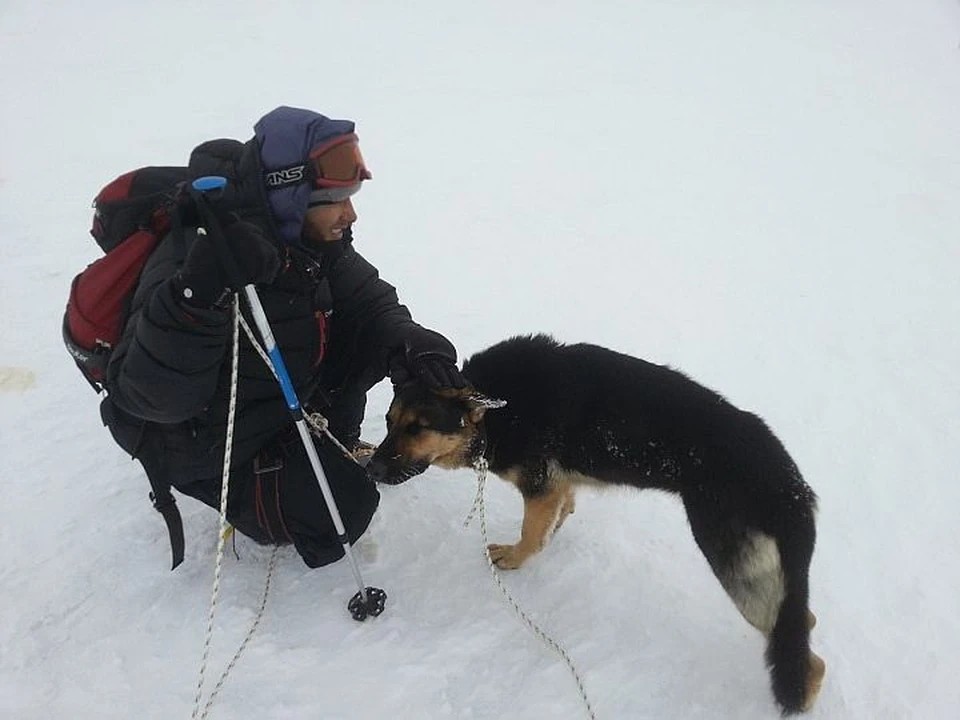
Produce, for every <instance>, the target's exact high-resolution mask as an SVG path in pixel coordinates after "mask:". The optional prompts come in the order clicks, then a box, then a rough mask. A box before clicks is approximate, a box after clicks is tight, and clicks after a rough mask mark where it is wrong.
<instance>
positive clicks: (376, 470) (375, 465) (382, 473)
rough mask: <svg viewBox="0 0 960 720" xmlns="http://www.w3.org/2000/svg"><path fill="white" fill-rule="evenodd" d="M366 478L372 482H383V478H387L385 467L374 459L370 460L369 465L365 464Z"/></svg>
mask: <svg viewBox="0 0 960 720" xmlns="http://www.w3.org/2000/svg"><path fill="white" fill-rule="evenodd" d="M366 470H367V477H368V478H370V479H371V480H373V481H374V482H383V480H384V478H386V476H387V466H386V465H384V464H383V463H382V462H380V461H379V460H377V459H376V458H372V459H371V460H370V462H369V463H367V468H366Z"/></svg>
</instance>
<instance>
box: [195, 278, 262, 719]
mask: <svg viewBox="0 0 960 720" xmlns="http://www.w3.org/2000/svg"><path fill="white" fill-rule="evenodd" d="M241 322H243V324H244V327H245V328H246V321H245V320H243V316H242V315H241V313H240V302H239V298H238V296H237V295H236V294H234V296H233V359H232V363H231V366H230V403H229V407H228V410H227V433H226V439H225V441H224V447H223V476H222V480H221V483H222V485H221V489H220V525H219V528H220V531H219V533H218V535H217V559H216V563H215V565H214V571H213V592H212V593H211V596H210V612H209V614H208V615H207V632H206V637H205V638H204V641H203V657H202V658H201V660H200V676H199V678H198V680H197V694H196V697H194V701H193V713H192V714H191V716H190V717H191V718H192V719H193V720H203V718H206V717H207V713H208V712H210V707H211V706H212V705H213V701H214V699H215V698H216V697H217V695H218V694H219V692H220V689H221V688H222V687H223V684H224V682H226V679H227V675H229V674H230V671H231V670H233V666H234V665H236V664H237V661H238V660H239V659H240V655H241V654H242V653H243V651H244V649H246V647H247V643H249V642H250V638H252V637H253V634H254V632H255V631H256V629H257V626H258V625H259V624H260V619H261V618H262V617H263V611H264V609H265V608H266V606H267V595H268V593H269V592H270V580H271V578H272V577H273V570H274V568H275V567H276V564H277V552H278V550H279V548H278V547H277V546H274V548H273V553H272V554H271V555H270V564H269V567H268V568H267V579H266V581H265V583H264V586H263V597H262V598H261V600H260V607H259V609H258V610H257V613H256V616H255V617H254V619H253V623H252V624H251V626H250V630H248V631H247V635H246V637H244V639H243V642H242V643H240V647H239V648H238V649H237V652H236V653H234V656H233V658H232V659H231V660H230V662H229V663H228V664H227V667H226V668H225V669H224V671H223V672H222V673H221V674H220V678H219V679H218V680H217V684H216V685H215V686H214V688H213V691H212V692H211V693H210V697H209V698H208V699H207V702H206V705H204V707H203V710H202V711H201V710H200V699H201V698H202V697H203V684H204V676H205V674H206V670H207V660H208V659H209V657H210V642H211V640H212V638H213V618H214V614H215V613H216V609H217V598H218V597H219V594H220V574H221V568H222V566H223V549H224V546H225V545H226V541H227V527H228V523H227V498H228V495H229V490H230V456H231V455H232V454H233V429H234V425H235V423H236V415H237V384H238V379H239V356H240V352H239V350H240V323H241ZM247 329H248V330H249V328H247ZM271 368H272V366H271Z"/></svg>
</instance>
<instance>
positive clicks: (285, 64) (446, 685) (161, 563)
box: [0, 0, 960, 720]
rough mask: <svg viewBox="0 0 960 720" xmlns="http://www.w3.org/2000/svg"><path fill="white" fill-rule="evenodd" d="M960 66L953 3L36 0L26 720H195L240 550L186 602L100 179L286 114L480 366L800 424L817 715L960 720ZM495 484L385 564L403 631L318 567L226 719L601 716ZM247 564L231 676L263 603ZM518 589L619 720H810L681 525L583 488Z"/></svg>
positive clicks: (369, 231)
mask: <svg viewBox="0 0 960 720" xmlns="http://www.w3.org/2000/svg"><path fill="white" fill-rule="evenodd" d="M958 43H960V6H958V4H957V3H956V2H954V0H869V1H867V0H830V1H826V0H817V1H814V2H787V1H786V0H765V1H764V2H761V1H760V0H733V1H732V2H724V3H712V2H706V1H705V0H699V1H697V0H690V1H688V2H684V3H669V2H664V1H663V0H647V1H645V2H635V3H596V2H594V3H587V2H576V1H573V0H565V1H562V2H556V3H550V4H546V3H539V4H536V3H518V2H505V1H497V0H493V1H489V2H484V3H471V4H463V3H451V2H442V1H441V0H411V2H405V3H394V2H353V3H349V2H343V3H326V2H295V1H293V0H290V1H285V0H276V1H274V2H270V3H266V2H252V1H245V2H224V1H219V2H206V3H187V2H180V1H178V0H166V2H148V1H147V0H143V1H141V2H136V3H133V2H129V3H127V2H121V1H120V0H101V1H99V2H97V1H91V2H83V3H80V2H77V3H67V2H53V1H41V0H37V1H35V2H26V1H25V0H7V1H6V2H4V3H3V4H2V6H0V99H2V103H3V108H4V111H3V113H2V114H0V227H2V235H0V311H2V330H3V331H2V333H0V479H2V480H0V481H2V485H0V487H2V488H3V491H2V500H0V558H2V562H0V608H2V609H0V618H2V623H0V717H4V718H16V719H21V718H22V719H30V720H34V719H36V720H39V719H45V718H51V717H69V718H98V719H111V718H164V719H166V718H177V717H180V718H185V717H188V716H189V715H190V712H191V709H192V704H193V696H194V690H195V684H196V678H197V672H198V667H199V661H200V655H201V650H202V643H203V634H204V630H205V627H206V616H207V606H208V602H209V592H210V585H211V581H212V573H213V551H214V547H215V538H216V528H215V526H216V515H215V513H213V512H212V511H210V510H208V509H206V508H203V507H200V506H199V505H197V504H196V503H193V502H192V501H190V500H184V501H182V502H181V503H180V505H181V508H182V510H183V512H184V521H185V525H186V537H187V560H186V562H185V563H184V565H183V566H181V568H180V569H178V570H177V571H176V572H175V573H170V572H169V571H168V569H167V567H168V553H169V549H168V546H167V539H166V535H165V531H164V528H163V524H162V522H161V520H160V518H159V517H158V516H157V515H156V513H155V512H154V511H153V510H152V509H151V507H150V505H149V503H148V502H147V499H146V493H147V490H148V487H147V483H146V480H145V479H144V477H143V476H142V473H141V472H140V470H139V466H138V465H137V464H135V463H132V462H131V461H130V460H129V459H127V458H126V457H125V456H124V455H123V453H122V452H121V451H120V450H119V449H118V448H116V447H115V446H114V445H113V444H112V441H111V440H110V438H109V436H108V434H107V432H106V431H105V430H104V429H103V428H102V427H101V426H100V421H99V417H98V413H97V398H96V397H95V396H94V394H93V393H92V392H90V390H89V388H88V387H87V386H86V384H85V383H84V381H83V380H82V379H81V377H80V375H79V374H78V373H77V371H76V370H75V369H74V368H73V366H72V363H71V361H70V359H69V358H68V356H67V354H66V353H65V351H64V349H63V347H62V344H61V342H60V338H59V334H60V321H61V313H62V310H63V305H64V302H65V300H66V295H67V290H68V286H69V282H70V280H71V278H72V276H73V274H74V273H75V272H76V271H77V270H78V269H80V268H82V267H83V266H84V265H85V264H86V263H87V262H89V261H91V260H93V259H94V258H95V257H96V256H97V252H98V251H97V248H96V246H95V244H94V243H93V241H92V240H91V239H90V237H89V236H88V235H87V228H88V227H89V222H90V207H89V206H90V200H91V198H92V197H93V195H94V194H95V192H96V191H97V189H98V188H99V187H100V186H101V185H102V184H104V183H105V182H106V181H108V180H110V179H112V178H113V177H114V176H116V175H118V174H120V173H121V172H124V171H126V170H128V169H130V168H133V167H137V166H139V165H143V164H182V163H183V162H184V161H185V160H186V157H187V154H188V153H189V150H190V149H191V148H192V147H193V146H194V145H195V144H197V143H199V142H201V141H203V140H206V139H209V138H212V137H223V136H227V137H237V138H240V139H247V138H248V137H250V135H251V134H252V124H253V122H254V121H255V120H256V119H257V118H258V117H259V116H260V115H261V114H263V113H264V112H266V111H267V110H269V109H271V108H273V107H274V106H276V105H279V104H291V105H299V106H302V107H310V108H313V109H316V110H319V111H321V112H325V113H327V114H330V115H333V116H341V117H350V118H355V119H356V120H357V122H358V131H359V133H360V136H361V139H362V145H363V149H364V154H365V156H366V158H367V160H368V162H369V163H370V166H371V168H372V170H373V172H374V176H375V179H374V181H373V182H371V183H369V184H368V185H367V186H366V188H365V189H364V191H363V193H362V195H361V196H360V197H359V198H358V201H357V205H358V209H359V212H360V214H361V219H360V222H359V223H358V225H357V228H356V237H357V240H358V243H359V247H360V248H361V250H362V251H363V252H364V253H365V255H366V256H367V257H368V258H369V259H370V260H371V261H372V262H374V263H375V264H376V265H377V266H378V267H379V268H380V269H381V272H382V273H383V275H384V276H385V277H387V278H388V279H389V280H390V281H391V282H393V283H394V284H395V285H397V286H398V287H399V288H400V292H401V296H402V298H403V299H404V301H405V302H406V303H407V304H408V305H409V306H410V307H411V309H412V310H413V312H414V315H415V317H417V319H418V320H420V321H421V322H422V323H424V324H426V325H429V326H433V327H436V328H438V329H440V330H442V331H444V332H445V333H447V334H448V335H449V336H450V337H451V338H452V339H453V340H455V342H456V343H457V345H458V347H459V348H460V350H461V352H462V354H464V355H469V354H470V353H472V352H474V351H476V350H478V349H480V348H483V347H485V346H487V345H489V344H491V343H493V342H495V341H497V340H499V339H502V338H504V337H507V336H509V335H511V334H514V333H517V332H531V331H547V332H552V333H554V334H555V335H556V336H557V337H559V338H560V339H562V340H568V341H579V340H588V341H592V342H597V343H601V344H604V345H608V346H610V347H613V348H615V349H618V350H621V351H625V352H630V353H633V354H636V355H639V356H641V357H644V358H647V359H649V360H652V361H655V362H661V363H669V364H671V365H675V366H677V367H680V368H682V369H684V370H685V371H686V372H688V373H689V374H691V375H692V376H693V377H695V378H697V379H699V380H700V381H701V382H703V383H705V384H707V385H709V386H711V387H713V388H716V389H717V390H719V391H720V392H722V393H724V394H725V395H727V397H729V398H730V399H731V400H732V401H733V402H734V403H736V404H738V405H740V406H741V407H745V408H749V409H752V410H754V411H756V412H758V413H759V414H760V415H762V416H763V417H765V418H766V419H767V420H768V422H769V423H770V424H771V426H772V427H773V428H774V429H775V430H776V432H777V433H778V434H779V435H780V437H781V438H782V439H783V440H784V442H785V444H786V445H787V447H788V448H789V449H790V451H791V453H792V454H793V456H794V457H795V459H796V460H797V462H798V464H799V465H800V467H801V469H802V470H803V472H804V474H805V475H806V477H807V479H808V481H809V482H810V484H811V485H812V486H813V487H814V488H815V489H816V491H817V492H818V493H819V495H820V502H821V512H820V515H819V540H818V548H817V552H816V554H815V556H814V563H813V568H812V575H811V587H812V590H811V592H812V607H813V609H814V610H815V612H816V613H817V614H818V616H819V620H820V624H819V626H818V627H817V629H816V631H815V633H814V636H813V642H814V647H815V649H816V651H817V652H818V653H819V654H820V655H821V656H823V658H824V659H825V660H826V662H827V677H826V681H825V684H824V687H823V692H822V694H821V696H820V700H819V702H818V704H817V706H816V707H815V709H814V711H813V712H812V713H811V717H822V718H870V719H875V718H923V719H930V718H948V717H956V712H957V707H958V706H960V689H958V688H960V686H958V684H957V676H958V674H960V660H958V657H957V652H956V648H957V646H958V644H960V620H958V616H957V602H958V600H957V597H958V593H960V562H958V560H957V556H956V548H957V545H958V540H960V531H958V529H957V525H956V512H957V507H958V506H960V483H958V479H960V463H958V460H957V456H958V452H957V451H958V448H960V421H958V407H960V384H958V382H957V370H956V368H957V362H958V361H957V359H958V357H960V340H958V332H957V318H958V316H960V283H958V282H957V277H958V269H957V268H958V266H960V242H958V241H960V202H958V197H960V139H958V128H960V46H958ZM389 398H390V388H389V385H387V384H382V385H379V386H377V388H375V390H374V392H373V393H372V395H371V398H370V403H369V412H368V417H367V420H366V423H365V431H366V435H367V436H368V437H369V438H370V439H373V440H376V439H378V438H380V437H382V435H383V433H384V427H383V421H382V415H383V412H384V411H385V409H386V406H387V404H388V402H389ZM474 489H475V485H474V479H473V477H472V475H471V474H470V473H469V472H460V473H445V472H443V471H440V470H430V471H428V472H427V473H426V474H425V475H423V476H421V477H419V478H417V479H415V480H414V481H412V482H410V483H408V484H407V485H404V486H401V487H398V488H385V489H384V491H383V501H382V505H381V508H382V509H381V512H380V514H379V519H378V520H377V522H376V524H375V526H374V528H373V530H372V533H371V542H367V541H365V542H364V543H362V544H361V548H360V555H361V559H362V561H363V570H364V573H365V576H366V579H367V582H368V583H370V584H374V585H378V586H381V587H383V588H385V589H386V591H387V592H388V593H389V595H390V599H389V601H388V606H387V610H386V612H385V613H384V614H383V615H382V616H381V617H380V618H378V619H376V620H375V621H372V622H366V623H363V624H358V623H355V622H354V621H352V620H351V619H350V618H349V616H348V615H347V613H346V610H345V604H346V601H347V600H348V598H349V597H350V595H351V594H352V593H353V592H354V587H353V580H352V576H351V574H350V571H349V568H348V566H347V565H346V564H345V563H339V564H337V565H335V566H332V567H328V568H325V569H323V570H320V571H309V570H307V568H306V567H305V566H304V565H303V564H302V563H301V562H300V561H299V559H298V558H297V557H296V555H295V553H294V552H293V551H292V550H289V549H286V550H283V551H282V552H281V558H280V562H279V565H278V568H277V571H276V574H275V576H274V578H273V585H272V589H271V594H270V598H269V602H268V605H267V609H266V613H265V615H264V617H263V620H262V623H261V625H260V628H259V630H258V632H257V634H256V635H255V636H254V638H253V640H252V641H251V643H250V645H249V647H248V648H247V650H246V652H245V654H244V656H243V657H242V659H241V660H240V662H239V664H238V665H237V666H236V667H235V669H234V670H233V672H232V674H231V676H230V678H229V679H228V681H227V683H226V685H225V686H224V688H223V691H222V693H221V694H220V696H219V697H218V699H217V702H216V704H214V706H213V707H212V709H211V713H210V717H221V718H228V717H233V718H325V719H331V720H335V719H340V718H343V719H349V720H353V719H357V718H359V719H364V720H365V719H367V718H369V719H371V720H372V719H374V718H381V717H396V718H470V719H472V720H501V719H503V720H510V719H516V720H519V719H524V720H526V719H530V718H546V717H551V718H564V719H566V718H581V717H585V711H584V709H583V707H582V705H581V704H580V700H579V698H578V695H577V690H576V687H575V685H574V682H573V680H572V678H571V677H570V675H569V673H568V672H567V670H566V668H565V667H564V665H563V664H562V663H561V662H560V661H559V660H558V659H557V658H556V656H554V655H553V654H551V653H550V652H549V651H548V650H547V649H546V648H545V647H544V646H543V645H542V644H541V643H540V642H539V641H538V640H537V639H536V638H535V637H534V636H533V635H532V634H531V633H530V632H528V631H527V630H525V629H524V627H523V626H522V625H521V624H520V623H519V621H518V620H517V619H516V618H515V616H514V615H513V613H512V611H511V610H510V608H509V606H508V605H507V603H506V602H505V601H504V599H503V598H502V597H501V595H500V594H499V592H498V590H497V588H496V586H495V585H494V583H493V582H492V580H491V578H490V576H489V574H488V571H487V568H486V563H485V560H484V557H483V552H482V546H481V541H480V538H479V533H478V530H477V527H476V525H474V526H472V527H471V528H469V529H467V530H464V529H462V527H461V521H462V519H463V517H464V516H465V514H466V513H467V511H468V510H469V507H470V504H471V501H472V498H473V493H474ZM487 513H488V522H489V526H490V534H491V537H492V539H494V540H509V539H512V538H513V536H514V535H515V533H516V532H517V527H518V523H519V518H520V514H521V503H520V500H519V496H518V495H516V493H515V492H514V491H513V490H512V489H511V488H510V487H508V486H507V485H506V484H505V483H501V482H500V481H497V480H495V479H491V482H490V483H489V485H488V493H487ZM238 549H239V552H240V555H241V559H240V561H239V562H238V561H237V560H236V559H235V558H233V557H232V555H231V556H228V558H227V560H226V562H225V568H224V580H223V588H222V596H221V604H220V607H219V612H218V616H217V622H216V626H215V634H214V644H213V650H212V655H211V665H210V669H209V670H208V677H209V679H210V681H212V680H215V679H216V676H217V675H218V674H219V672H220V670H221V669H222V667H223V666H224V664H225V663H226V661H227V660H228V659H229V658H230V657H231V656H232V654H233V652H234V651H235V650H236V648H237V646H238V644H239V643H240V641H241V640H242V638H243V635H244V633H245V632H246V629H247V627H248V625H249V623H250V621H251V620H252V618H253V616H254V614H255V611H256V607H257V603H258V600H259V594H260V592H261V589H262V585H263V581H264V577H265V573H266V568H267V562H268V557H269V553H268V552H267V551H265V550H264V549H262V548H258V547H255V546H253V545H252V544H251V543H249V542H246V541H243V540H241V541H240V542H239V543H238ZM505 582H506V584H507V586H508V587H509V588H510V591H511V592H512V593H513V594H514V596H515V597H516V598H517V600H518V601H519V602H520V604H521V605H522V606H523V607H524V609H525V610H526V611H527V612H528V613H529V614H530V615H531V616H532V617H533V618H534V619H535V620H536V621H537V622H539V623H540V624H541V625H543V627H544V628H545V629H546V630H547V631H548V632H550V633H551V634H552V635H553V636H554V637H555V638H556V639H557V640H558V641H559V642H560V643H561V644H562V645H563V646H564V647H565V648H566V649H567V651H568V652H569V654H570V656H571V658H572V659H573V661H574V663H575V664H576V665H577V667H578V669H579V670H580V672H581V674H582V676H583V678H584V682H585V687H586V691H587V693H588V695H589V697H590V699H591V702H592V703H593V705H594V707H595V710H596V714H597V717H598V718H602V719H603V720H613V719H624V718H683V719H685V720H686V719H688V718H738V719H741V718H770V717H775V716H776V709H775V707H774V705H773V702H772V698H771V695H770V692H769V689H768V681H767V676H766V672H765V670H764V667H763V662H762V647H763V642H762V639H761V638H760V637H759V636H758V635H757V634H756V633H755V632H754V631H753V630H752V629H751V628H749V627H748V626H747V625H746V623H744V622H743V621H742V620H741V618H740V617H739V616H738V615H737V613H736V611H735V610H734V608H733V606H732V605H731V604H730V603H729V601H728V600H727V599H726V597H725V596H724V595H723V593H722V591H721V589H720V587H719V585H718V584H717V582H716V581H715V580H714V578H713V576H712V575H711V574H710V572H709V569H708V568H707V565H706V563H705V561H704V560H703V558H702V557H701V556H700V555H699V553H698V551H697V550H696V547H695V545H694V543H693V541H692V539H691V537H690V533H689V531H688V529H687V526H686V522H685V519H684V516H683V513H682V510H681V508H680V506H679V504H678V503H677V502H676V501H675V500H673V499H672V498H669V497H666V496H661V495H657V494H654V493H648V494H637V493H628V492H622V493H621V492H607V493H597V494H588V493H585V494H584V496H583V497H581V498H580V502H579V506H578V510H577V514H576V515H575V516H573V517H572V518H571V520H570V521H569V522H568V523H567V524H566V526H565V527H564V528H563V530H562V531H561V532H560V533H559V534H558V535H557V537H556V538H555V540H554V542H553V544H552V545H551V546H550V547H549V548H548V549H547V551H545V552H544V553H543V554H542V555H541V556H539V557H537V558H536V559H535V560H533V561H531V562H530V563H529V565H528V566H526V567H524V568H523V569H522V570H520V571H518V572H517V573H514V574H509V575H507V576H505ZM209 687H210V684H208V689H209Z"/></svg>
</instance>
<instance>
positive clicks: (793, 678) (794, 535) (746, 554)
mask: <svg viewBox="0 0 960 720" xmlns="http://www.w3.org/2000/svg"><path fill="white" fill-rule="evenodd" d="M684 504H685V505H686V507H687V516H688V518H689V519H690V527H691V529H692V530H693V535H694V538H695V539H696V541H697V545H698V546H699V547H700V549H701V550H702V551H703V554H704V556H705V557H706V558H707V561H708V562H709V563H710V567H711V568H712V569H713V572H714V574H715V575H716V576H717V579H718V580H719V581H720V584H721V585H722V586H723V589H724V590H725V591H726V593H727V595H729V597H730V599H731V600H733V603H734V605H736V607H737V609H738V610H739V611H740V614H741V615H743V617H744V618H745V619H746V620H747V622H749V623H750V624H751V625H753V626H754V627H755V628H757V629H758V630H759V631H760V632H762V633H763V634H764V636H765V637H766V638H767V652H766V658H767V665H768V666H769V667H770V676H771V683H772V686H773V693H774V696H775V697H776V699H777V702H778V703H779V704H780V706H781V708H782V709H783V710H784V712H785V713H794V712H802V711H804V710H808V709H809V708H810V707H811V706H812V705H813V702H814V700H815V699H816V697H817V694H818V693H819V691H820V685H821V683H822V681H823V676H824V672H825V667H826V666H825V664H824V662H823V660H822V659H821V658H820V657H818V656H817V655H816V654H815V653H813V652H812V651H811V650H810V629H811V628H812V627H813V625H814V624H815V623H816V618H815V617H814V615H813V613H811V612H810V611H809V609H808V608H807V592H808V591H807V571H808V568H809V563H810V555H811V553H812V549H813V532H814V531H813V527H812V520H807V519H805V518H804V517H803V516H802V515H800V516H799V517H795V518H794V522H793V523H792V525H791V531H790V534H789V536H788V537H789V538H790V540H789V542H787V544H786V545H782V544H781V543H779V542H778V541H777V540H775V539H774V538H772V537H771V536H770V535H767V534H766V533H763V532H759V531H756V530H748V529H745V528H742V527H740V528H738V527H734V526H732V525H730V524H728V523H726V521H725V520H724V518H726V517H729V515H728V513H727V512H726V511H725V509H723V508H720V507H717V506H716V505H715V504H714V503H703V504H701V503H699V502H697V501H693V502H691V499H690V498H689V497H685V498H684ZM807 525H809V527H807Z"/></svg>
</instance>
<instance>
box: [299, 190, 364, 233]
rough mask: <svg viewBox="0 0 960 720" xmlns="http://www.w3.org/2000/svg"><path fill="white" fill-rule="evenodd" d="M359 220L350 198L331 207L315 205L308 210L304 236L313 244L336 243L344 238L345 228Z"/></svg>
mask: <svg viewBox="0 0 960 720" xmlns="http://www.w3.org/2000/svg"><path fill="white" fill-rule="evenodd" d="M356 220H357V213H356V211H355V210H354V209H353V201H352V200H351V199H350V198H347V199H346V200H342V201H340V202H337V203H331V204H329V205H314V206H313V207H312V208H309V209H308V210H307V215H306V217H305V218H304V221H303V234H304V236H305V237H306V238H307V239H308V240H311V241H313V242H316V243H323V242H335V241H337V240H340V239H341V238H342V237H343V231H344V229H345V228H347V227H349V226H350V225H352V224H353V223H354V222H356Z"/></svg>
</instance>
